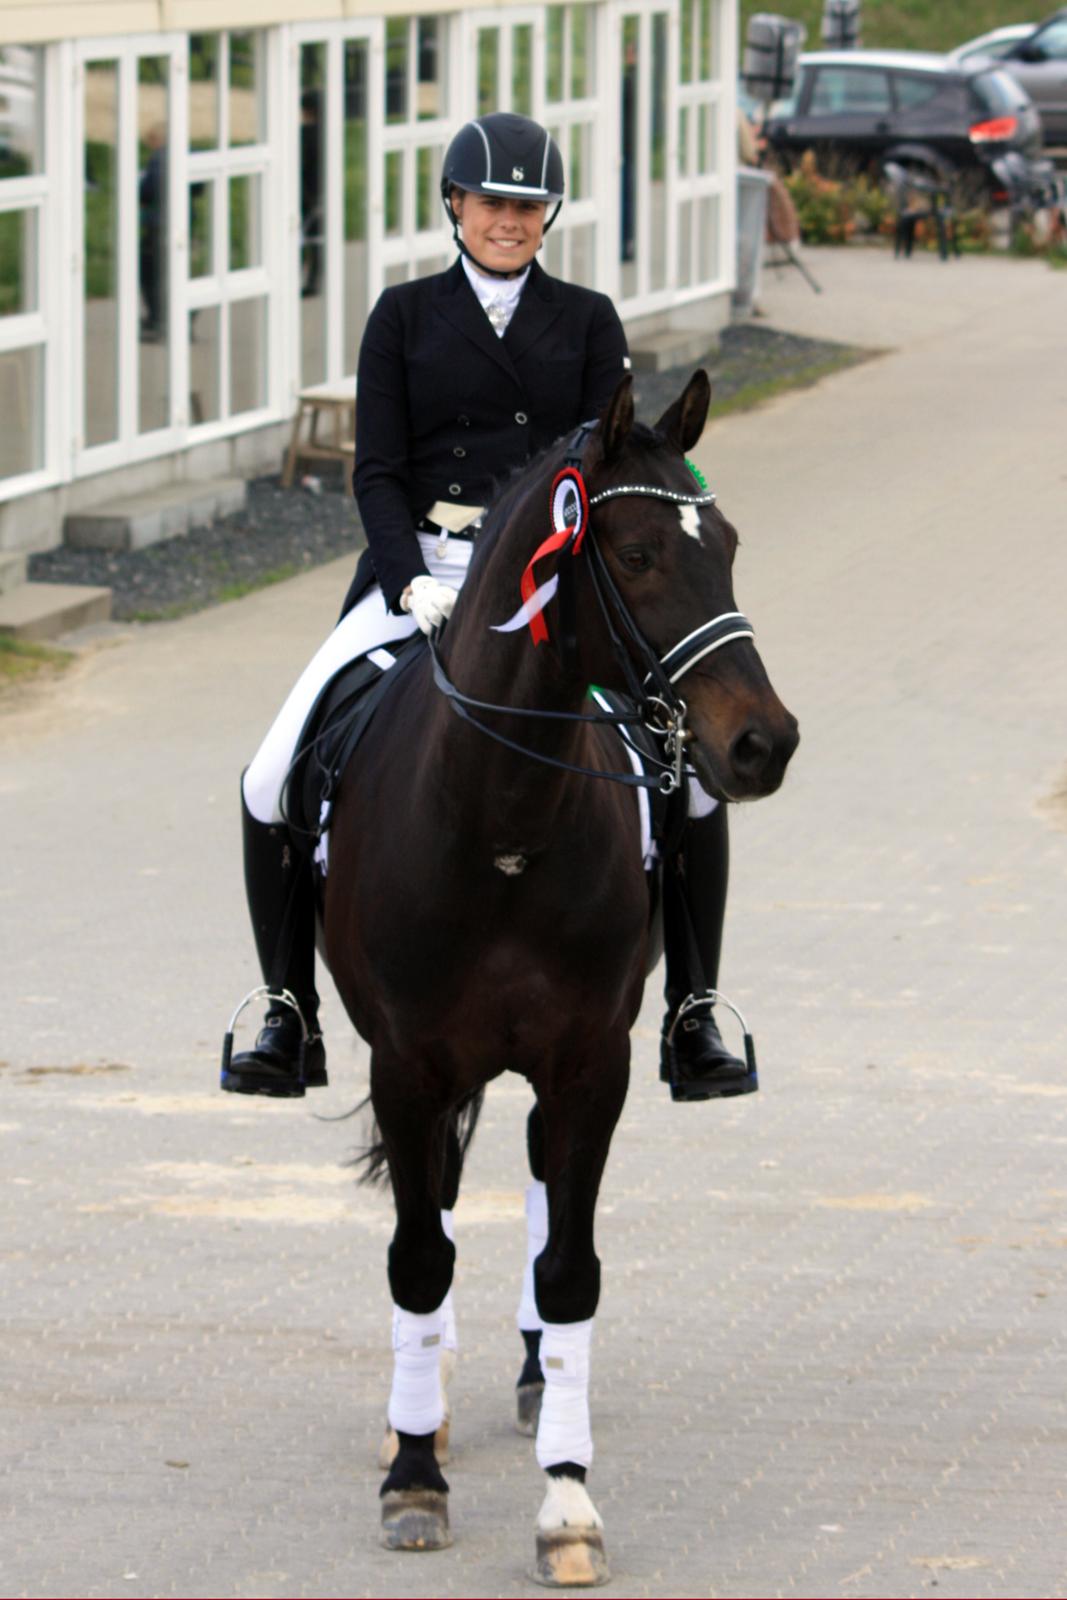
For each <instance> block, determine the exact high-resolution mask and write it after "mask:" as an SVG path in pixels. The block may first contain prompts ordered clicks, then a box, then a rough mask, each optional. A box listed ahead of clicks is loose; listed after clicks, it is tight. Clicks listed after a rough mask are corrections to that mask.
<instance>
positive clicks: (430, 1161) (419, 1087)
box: [371, 1051, 455, 1550]
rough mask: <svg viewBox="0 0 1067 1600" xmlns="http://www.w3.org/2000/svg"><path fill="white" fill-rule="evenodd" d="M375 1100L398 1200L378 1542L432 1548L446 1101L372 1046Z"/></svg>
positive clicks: (449, 1258)
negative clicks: (390, 1454)
mask: <svg viewBox="0 0 1067 1600" xmlns="http://www.w3.org/2000/svg"><path fill="white" fill-rule="evenodd" d="M371 1098H372V1102H373V1105H374V1112H375V1116H376V1117H377V1119H378V1126H379V1128H380V1130H381V1135H382V1141H383V1143H384V1145H385V1148H386V1152H387V1154H388V1157H389V1172H390V1176H391V1178H392V1182H393V1196H394V1200H395V1202H396V1229H395V1232H394V1234H393V1239H392V1243H391V1244H390V1246H389V1286H390V1288H391V1290H392V1293H393V1384H392V1390H391V1392H390V1396H389V1412H388V1416H389V1424H390V1426H391V1427H392V1428H393V1429H394V1430H395V1432H396V1436H397V1440H398V1449H397V1453H396V1458H395V1460H394V1461H393V1463H392V1465H391V1467H390V1469H389V1472H388V1474H387V1476H386V1478H385V1481H384V1483H383V1484H382V1487H381V1490H380V1495H381V1501H382V1543H383V1544H384V1545H385V1546H386V1548H387V1549H390V1550H438V1549H443V1548H445V1547H446V1546H447V1545H449V1544H451V1542H452V1536H451V1534H450V1532H449V1528H448V1484H447V1483H446V1482H445V1479H444V1477H443V1476H442V1474H441V1469H440V1467H439V1466H438V1464H437V1461H436V1459H435V1457H434V1436H435V1434H436V1432H437V1429H438V1428H439V1427H440V1426H441V1423H442V1421H443V1420H444V1404H443V1401H442V1396H441V1378H440V1358H441V1346H442V1338H443V1334H444V1326H445V1318H444V1312H443V1306H444V1301H445V1298H446V1296H447V1294H448V1291H449V1289H450V1287H451V1284H452V1268H453V1262H454V1259H455V1247H454V1245H453V1244H452V1241H451V1240H450V1239H449V1238H448V1237H447V1235H446V1233H445V1231H444V1228H443V1227H442V1223H441V1179H442V1172H441V1144H440V1132H441V1122H442V1119H443V1118H444V1117H445V1116H446V1115H447V1110H448V1107H447V1102H445V1103H442V1096H441V1090H440V1088H438V1087H437V1086H436V1085H435V1084H433V1083H432V1082H431V1080H430V1079H429V1077H428V1075H427V1074H426V1073H425V1072H424V1071H423V1070H421V1069H420V1068H418V1067H414V1066H412V1065H411V1064H409V1063H405V1062H402V1061H399V1060H396V1059H391V1060H388V1061H386V1060H383V1059H382V1057H381V1055H380V1053H379V1052H377V1051H376V1052H375V1053H374V1056H373V1058H372V1061H371Z"/></svg>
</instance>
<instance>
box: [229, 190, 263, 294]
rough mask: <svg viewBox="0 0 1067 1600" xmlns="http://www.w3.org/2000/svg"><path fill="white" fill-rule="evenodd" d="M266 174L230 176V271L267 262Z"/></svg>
mask: <svg viewBox="0 0 1067 1600" xmlns="http://www.w3.org/2000/svg"><path fill="white" fill-rule="evenodd" d="M262 182H263V180H262V177H261V176H260V174H259V173H258V172H245V173H242V174H241V175H240V176H239V177H236V178H231V179H230V271H231V272H240V271H242V270H243V269H244V268H245V267H260V266H262V265H263V228H262V215H263V207H262V189H261V185H262Z"/></svg>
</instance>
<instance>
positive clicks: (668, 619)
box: [581, 371, 799, 800]
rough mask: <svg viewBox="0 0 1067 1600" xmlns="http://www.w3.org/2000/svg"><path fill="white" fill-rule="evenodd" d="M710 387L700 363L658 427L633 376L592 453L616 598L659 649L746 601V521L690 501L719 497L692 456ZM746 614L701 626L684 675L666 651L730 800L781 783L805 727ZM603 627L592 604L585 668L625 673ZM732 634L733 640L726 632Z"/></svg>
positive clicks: (586, 463) (705, 762) (718, 787)
mask: <svg viewBox="0 0 1067 1600" xmlns="http://www.w3.org/2000/svg"><path fill="white" fill-rule="evenodd" d="M710 393H711V390H710V385H709V383H708V378H707V374H706V373H704V372H703V371H700V372H697V373H695V374H694V376H693V377H692V378H691V379H690V381H689V383H688V384H687V386H686V388H685V390H684V391H683V393H682V394H681V395H680V396H679V398H678V399H677V400H676V401H675V402H674V404H673V405H672V406H670V407H669V408H668V409H667V410H666V411H665V412H664V414H663V416H662V417H661V418H660V420H659V422H658V423H657V425H656V427H655V428H654V429H649V428H646V427H643V426H642V425H641V424H639V423H635V420H634V407H633V397H632V394H631V390H630V379H629V377H627V378H625V379H624V380H623V382H622V383H621V384H620V385H619V387H618V389H617V390H616V392H615V394H614V396H613V398H612V400H611V403H610V404H609V405H608V407H607V409H606V411H605V412H604V415H603V417H602V419H601V421H600V423H599V424H598V426H597V428H596V430H595V432H594V433H593V434H592V435H591V436H590V438H589V441H588V444H587V445H586V448H585V451H584V454H583V458H582V471H583V475H584V477H585V479H586V483H587V485H588V490H589V496H590V500H591V502H592V505H593V508H594V509H593V511H592V520H591V532H592V536H593V537H594V538H595V539H596V541H597V547H598V549H599V552H600V554H601V556H602V557H603V563H604V566H605V567H606V569H607V572H608V574H609V576H610V578H611V579H612V580H613V584H614V588H615V591H616V594H617V596H618V598H619V599H621V602H622V604H623V605H624V606H625V607H626V609H627V611H628V612H629V613H630V616H631V617H632V618H633V621H634V622H635V623H636V625H637V628H638V629H639V631H640V633H641V634H642V635H643V636H644V639H645V640H646V641H647V642H648V644H649V645H650V646H651V647H652V650H653V651H654V653H655V655H656V656H658V657H660V658H665V657H667V656H668V653H669V652H670V651H672V650H673V649H674V647H675V646H677V645H678V644H679V643H680V642H681V641H682V640H686V639H688V638H689V637H690V636H691V635H693V634H694V633H696V632H697V630H700V629H702V628H703V627H704V625H705V624H707V623H710V622H711V621H712V620H713V619H717V618H724V619H728V618H729V616H730V614H731V613H734V614H736V612H737V606H736V603H735V600H734V594H733V581H732V568H733V560H734V555H735V553H736V550H737V543H738V540H737V533H736V531H735V529H734V527H733V526H732V524H731V523H729V522H728V521H727V520H726V518H725V517H724V516H723V514H722V512H721V511H720V510H719V509H718V507H717V506H716V505H714V504H709V503H705V504H693V503H692V501H693V500H694V499H704V498H709V497H705V496H702V495H701V488H700V485H699V484H698V482H697V480H696V478H695V477H694V475H693V473H692V472H691V471H690V469H689V467H688V466H687V464H686V460H685V457H686V454H687V452H688V451H690V450H691V449H692V448H693V446H694V445H695V444H696V442H697V440H698V439H699V438H700V435H701V433H702V432H703V429H704V423H705V420H706V418H707V412H708V400H709V396H710ZM623 489H625V490H627V491H634V492H628V493H617V494H615V495H612V496H605V498H604V499H603V500H601V499H600V496H601V495H603V494H604V491H607V490H617V491H618V490H623ZM642 489H646V490H649V491H651V492H649V493H647V494H643V493H641V492H640V491H641V490H642ZM657 491H659V492H658V493H657ZM675 497H676V498H675ZM598 502H599V503H598ZM585 605H586V607H589V597H586V599H585ZM742 624H743V625H744V627H747V624H745V623H744V618H741V619H740V624H737V625H733V624H731V623H730V622H729V621H728V620H726V621H724V623H723V624H722V625H721V626H720V627H719V628H718V629H717V631H712V632H710V633H708V634H705V635H702V636H701V637H700V639H699V640H698V641H697V648H698V649H701V650H703V651H704V653H702V654H700V655H699V656H696V657H695V659H693V660H692V663H691V664H690V665H685V666H684V670H683V671H682V672H681V673H680V675H678V676H677V677H675V676H674V671H673V667H674V665H676V664H672V663H670V662H669V661H668V663H667V673H668V676H671V677H672V678H674V689H675V692H676V693H677V694H678V695H679V696H680V697H681V698H682V699H683V700H684V701H685V703H686V706H687V708H688V715H687V717H686V724H687V726H688V728H689V729H690V730H691V733H692V736H693V737H692V741H691V742H690V744H689V747H688V751H687V756H688V759H689V760H691V762H692V764H693V766H694V768H695V769H696V772H697V775H698V777H699V779H700V782H701V784H702V786H703V787H704V788H705V789H707V790H708V792H709V793H710V794H714V795H716V796H719V797H723V798H726V799H729V800H752V799H758V798H759V797H761V796H763V795H767V794H772V793H773V792H774V790H775V789H777V788H778V786H779V784H780V783H781V781H782V777H783V775H784V773H785V769H786V766H787V764H788V762H789V758H790V756H791V755H792V754H793V751H794V750H795V749H796V746H797V741H798V737H799V736H798V732H797V722H796V718H795V717H794V716H792V715H791V713H790V712H789V711H787V710H786V708H785V707H784V706H783V704H782V702H781V701H780V700H779V698H778V696H777V695H776V694H775V692H774V690H773V688H772V687H771V684H770V681H769V679H768V677H767V673H766V671H765V670H764V667H763V663H762V661H761V660H760V658H759V655H758V653H757V651H756V648H755V645H754V644H753V643H752V640H751V637H749V636H742V637H738V636H737V634H738V633H742V634H743V633H744V628H743V627H742V626H741V625H742ZM597 632H598V630H597V629H596V627H595V624H594V623H593V620H592V615H591V612H590V610H589V609H586V610H585V614H584V615H583V619H582V628H581V635H582V640H583V663H582V664H583V668H586V669H588V670H589V677H590V678H591V680H592V681H594V682H600V683H605V682H612V681H616V680H617V678H618V665H617V663H615V664H614V671H613V670H612V656H611V651H610V646H609V643H608V641H607V639H606V638H605V637H604V635H605V632H606V630H605V629H604V628H603V626H601V628H600V629H599V639H598V642H597V643H596V644H595V645H593V644H592V640H593V638H594V637H595V636H596V635H597ZM725 638H728V639H729V642H726V643H722V644H717V643H716V641H718V640H719V639H725ZM587 643H588V645H589V646H590V647H591V648H589V649H588V650H587V649H586V648H585V646H586V644H587ZM706 646H707V647H706ZM627 648H628V650H629V653H630V655H631V658H632V659H633V661H634V664H635V666H636V667H637V669H638V671H639V672H644V671H645V670H647V663H646V662H645V661H644V660H643V659H642V655H641V651H640V649H639V647H638V646H637V645H636V644H635V643H634V642H633V641H632V640H629V641H628V643H627ZM683 664H684V656H683Z"/></svg>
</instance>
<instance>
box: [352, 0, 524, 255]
mask: <svg viewBox="0 0 1067 1600" xmlns="http://www.w3.org/2000/svg"><path fill="white" fill-rule="evenodd" d="M506 14H508V15H510V13H506ZM427 16H436V17H438V18H439V20H440V22H441V23H442V24H443V26H444V29H445V44H444V50H443V58H444V62H445V82H444V91H445V92H444V109H443V111H442V113H441V115H440V116H439V117H427V118H426V119H425V120H423V121H421V122H420V121H418V120H417V118H418V23H419V21H420V18H421V17H427ZM389 20H390V21H396V20H399V19H397V18H395V17H390V18H389ZM403 20H404V21H406V22H407V25H408V50H407V62H408V82H407V106H408V116H407V119H406V120H405V121H404V122H386V120H385V61H386V31H385V28H384V26H383V28H382V44H381V56H380V58H379V61H378V63H377V66H376V68H375V75H376V79H377V82H378V84H379V86H380V93H381V95H382V110H381V117H380V120H379V123H378V126H379V127H380V128H381V142H380V144H379V147H378V150H377V154H376V158H375V157H372V159H373V160H374V166H375V169H376V173H377V178H378V185H379V190H378V201H377V212H376V216H377V221H378V228H379V241H380V244H379V257H378V267H379V272H380V283H381V285H383V286H384V284H385V283H387V282H388V279H389V273H390V270H391V269H393V268H396V267H406V268H407V271H408V274H409V276H413V277H417V276H418V275H419V270H420V268H424V267H425V266H426V265H428V264H431V263H433V262H434V261H437V260H438V259H439V258H440V257H442V256H449V255H450V254H451V242H450V240H451V233H450V230H449V228H448V221H447V218H446V216H445V212H444V207H443V206H440V207H439V209H438V210H437V215H438V217H439V220H438V221H436V222H435V223H434V224H433V226H432V227H429V228H419V227H418V226H417V220H418V219H417V216H416V188H417V172H416V159H417V157H416V152H417V151H418V150H419V149H420V148H421V147H422V146H423V145H436V146H437V147H438V148H439V149H440V151H441V154H442V157H443V156H444V152H445V151H446V150H447V149H448V146H449V143H450V142H451V139H452V136H453V134H454V133H455V131H456V125H457V123H458V122H459V120H460V117H461V116H462V113H463V109H464V108H465V107H466V105H467V104H468V101H467V99H466V97H465V95H464V83H463V77H462V71H460V72H459V73H458V74H457V70H456V69H457V65H458V63H457V58H456V48H455V39H456V35H457V34H462V32H463V28H462V26H461V23H460V19H459V18H458V17H456V16H455V14H453V13H447V12H425V13H420V12H418V11H412V12H410V13H408V14H407V15H405V17H404V19H403ZM371 143H372V144H373V140H372V141H371ZM394 151H400V152H401V159H402V162H403V167H402V171H403V172H404V174H405V182H404V186H403V197H402V209H401V223H400V232H399V233H396V234H392V235H390V236H387V235H386V232H385V162H386V157H387V156H388V155H389V154H390V153H392V152H394ZM433 183H434V188H435V190H436V185H437V176H436V175H435V177H434V180H433ZM435 198H436V195H435Z"/></svg>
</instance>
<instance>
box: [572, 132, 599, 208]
mask: <svg viewBox="0 0 1067 1600" xmlns="http://www.w3.org/2000/svg"><path fill="white" fill-rule="evenodd" d="M592 184H593V129H592V126H591V124H590V123H588V122H576V123H575V124H574V126H573V127H572V128H571V171H570V186H569V193H570V198H571V199H572V200H584V199H586V198H587V197H588V196H589V195H590V194H591V193H592Z"/></svg>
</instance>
